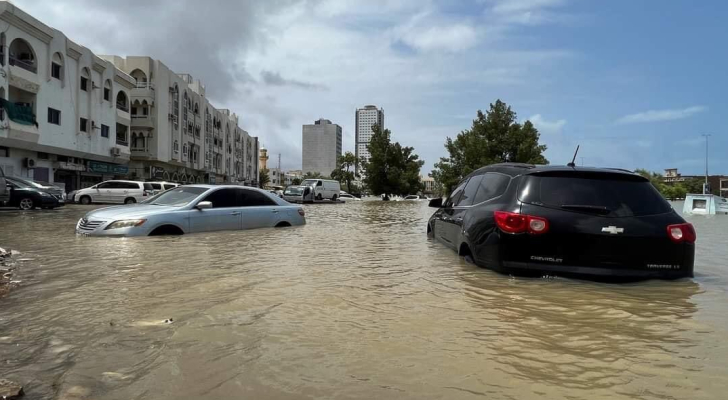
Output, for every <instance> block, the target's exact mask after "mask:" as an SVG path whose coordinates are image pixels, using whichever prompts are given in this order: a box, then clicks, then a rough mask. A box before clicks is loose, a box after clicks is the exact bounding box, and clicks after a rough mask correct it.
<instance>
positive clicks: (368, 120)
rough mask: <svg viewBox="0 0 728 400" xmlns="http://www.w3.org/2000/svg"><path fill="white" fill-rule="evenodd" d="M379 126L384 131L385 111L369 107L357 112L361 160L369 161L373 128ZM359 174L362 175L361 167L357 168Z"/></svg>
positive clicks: (357, 147) (357, 132)
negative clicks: (369, 147) (368, 147)
mask: <svg viewBox="0 0 728 400" xmlns="http://www.w3.org/2000/svg"><path fill="white" fill-rule="evenodd" d="M374 125H378V126H379V127H380V128H381V129H384V109H379V108H377V106H373V105H369V106H364V108H360V109H358V110H356V148H355V151H356V156H357V157H359V158H360V159H361V160H369V150H368V149H367V145H368V144H369V140H371V138H372V134H373V133H374V132H372V126H374ZM356 173H357V174H360V173H361V167H359V168H357V170H356Z"/></svg>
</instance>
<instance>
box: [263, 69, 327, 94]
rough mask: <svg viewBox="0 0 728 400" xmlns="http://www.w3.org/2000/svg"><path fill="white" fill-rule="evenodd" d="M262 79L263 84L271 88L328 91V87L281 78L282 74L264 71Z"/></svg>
mask: <svg viewBox="0 0 728 400" xmlns="http://www.w3.org/2000/svg"><path fill="white" fill-rule="evenodd" d="M260 77H261V78H262V79H263V83H265V84H266V85H269V86H293V87H298V88H302V89H314V90H326V89H327V87H326V86H324V85H320V84H317V83H309V82H303V81H297V80H295V79H286V78H284V77H282V76H281V74H280V72H271V71H262V72H261V73H260Z"/></svg>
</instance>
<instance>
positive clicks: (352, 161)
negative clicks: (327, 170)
mask: <svg viewBox="0 0 728 400" xmlns="http://www.w3.org/2000/svg"><path fill="white" fill-rule="evenodd" d="M359 163H360V161H359V157H357V156H356V155H354V153H352V152H350V151H347V152H346V153H344V155H343V156H339V158H338V160H337V166H336V169H335V170H334V171H333V172H331V179H336V180H337V181H339V182H340V183H341V184H342V185H343V184H346V191H347V192H349V193H352V189H351V183H352V182H353V181H355V180H356V178H358V177H359V175H358V174H356V172H355V171H356V169H357V167H358V166H359ZM352 169H353V171H352Z"/></svg>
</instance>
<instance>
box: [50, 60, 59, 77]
mask: <svg viewBox="0 0 728 400" xmlns="http://www.w3.org/2000/svg"><path fill="white" fill-rule="evenodd" d="M51 76H52V77H54V78H56V79H61V64H56V63H51Z"/></svg>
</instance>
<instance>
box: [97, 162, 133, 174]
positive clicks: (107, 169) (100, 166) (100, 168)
mask: <svg viewBox="0 0 728 400" xmlns="http://www.w3.org/2000/svg"><path fill="white" fill-rule="evenodd" d="M88 172H95V173H97V174H113V175H126V174H128V173H129V167H128V166H126V165H119V164H108V163H102V162H98V161H89V162H88Z"/></svg>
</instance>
